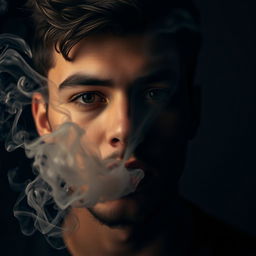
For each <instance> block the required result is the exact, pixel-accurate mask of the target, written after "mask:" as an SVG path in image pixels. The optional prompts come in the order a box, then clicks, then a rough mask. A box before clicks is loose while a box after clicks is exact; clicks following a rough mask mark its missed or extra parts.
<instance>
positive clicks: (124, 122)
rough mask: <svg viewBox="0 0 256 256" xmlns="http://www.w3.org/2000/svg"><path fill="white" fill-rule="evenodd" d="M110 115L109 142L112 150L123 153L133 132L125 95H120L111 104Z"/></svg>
mask: <svg viewBox="0 0 256 256" xmlns="http://www.w3.org/2000/svg"><path fill="white" fill-rule="evenodd" d="M108 116H109V118H108V119H109V120H108V124H107V127H108V128H107V132H106V141H107V144H108V145H109V146H110V147H111V148H112V150H114V151H118V152H120V154H121V155H123V154H124V151H125V149H126V147H127V142H128V138H129V135H130V132H131V120H130V116H129V102H128V99H127V97H126V96H125V95H119V97H117V99H116V101H115V102H113V104H112V106H111V109H110V112H109V114H108Z"/></svg>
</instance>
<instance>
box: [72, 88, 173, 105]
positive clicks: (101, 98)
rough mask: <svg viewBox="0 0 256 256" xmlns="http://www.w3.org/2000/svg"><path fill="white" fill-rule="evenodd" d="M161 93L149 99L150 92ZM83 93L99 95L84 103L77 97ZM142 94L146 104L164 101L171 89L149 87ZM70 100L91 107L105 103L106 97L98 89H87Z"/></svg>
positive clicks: (80, 97) (106, 101)
mask: <svg viewBox="0 0 256 256" xmlns="http://www.w3.org/2000/svg"><path fill="white" fill-rule="evenodd" d="M152 92H153V93H159V92H160V93H161V95H160V98H159V99H155V100H154V99H151V98H149V97H150V96H149V94H150V93H152ZM147 94H148V95H147ZM85 95H87V96H88V95H91V96H94V99H95V97H99V98H98V99H99V100H97V101H95V100H94V101H93V102H91V103H85V102H83V103H82V102H80V101H79V99H82V97H83V96H85ZM142 95H143V96H144V101H145V103H148V104H157V103H159V102H160V101H161V103H163V102H165V101H166V100H167V99H168V98H169V97H170V95H171V90H170V89H169V88H159V87H157V88H149V89H146V90H144V91H143V92H142ZM146 96H149V97H146ZM70 102H72V103H74V104H76V105H77V106H79V107H83V108H85V107H86V108H90V107H91V108H93V107H97V106H99V105H102V106H104V105H106V104H107V103H108V100H107V98H106V96H105V95H104V94H102V93H100V92H98V91H88V92H82V93H79V94H77V95H75V96H73V97H72V98H71V99H70Z"/></svg>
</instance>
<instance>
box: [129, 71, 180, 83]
mask: <svg viewBox="0 0 256 256" xmlns="http://www.w3.org/2000/svg"><path fill="white" fill-rule="evenodd" d="M176 78H177V77H176V75H175V72H174V71H173V70H172V69H170V68H169V69H168V68H159V69H153V70H151V71H150V72H148V73H147V74H145V75H144V76H141V77H139V78H137V79H136V80H135V81H134V82H133V83H134V84H142V85H143V84H152V83H156V82H167V81H168V82H169V81H175V80H176Z"/></svg>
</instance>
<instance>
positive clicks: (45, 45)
mask: <svg viewBox="0 0 256 256" xmlns="http://www.w3.org/2000/svg"><path fill="white" fill-rule="evenodd" d="M166 2H167V1H166ZM27 6H28V7H29V8H30V10H31V11H32V17H33V21H34V29H35V31H34V35H35V36H34V43H33V53H34V62H35V66H36V69H37V70H38V71H39V72H40V73H41V74H43V75H45V76H46V75H47V72H48V70H49V69H50V68H51V67H52V65H53V61H52V50H53V47H55V49H56V50H57V51H58V52H60V53H61V54H62V55H63V57H64V58H65V59H66V60H71V58H70V56H69V52H70V50H71V49H72V47H73V46H74V45H76V44H77V43H78V42H79V41H81V40H82V39H84V38H85V37H86V36H89V35H93V34H102V33H113V34H118V35H124V34H129V33H139V32H142V31H143V32H145V31H147V30H149V29H152V28H153V27H156V26H157V25H159V24H160V23H161V21H163V20H164V19H165V18H166V17H168V15H169V13H170V11H171V10H173V9H175V8H176V9H177V8H182V9H186V10H188V12H189V13H192V15H194V13H195V11H194V8H193V6H192V5H191V4H188V3H187V1H186V0H169V1H168V4H167V3H165V1H163V0H157V1H153V0H28V3H27ZM194 16H195V15H194Z"/></svg>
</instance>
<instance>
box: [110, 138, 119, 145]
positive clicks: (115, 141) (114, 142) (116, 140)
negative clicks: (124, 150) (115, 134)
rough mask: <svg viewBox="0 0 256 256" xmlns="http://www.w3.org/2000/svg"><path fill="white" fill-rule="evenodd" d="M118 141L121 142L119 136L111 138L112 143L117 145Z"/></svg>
mask: <svg viewBox="0 0 256 256" xmlns="http://www.w3.org/2000/svg"><path fill="white" fill-rule="evenodd" d="M118 142H119V139H117V138H113V139H112V140H111V143H112V145H116V144H117V143H118Z"/></svg>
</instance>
